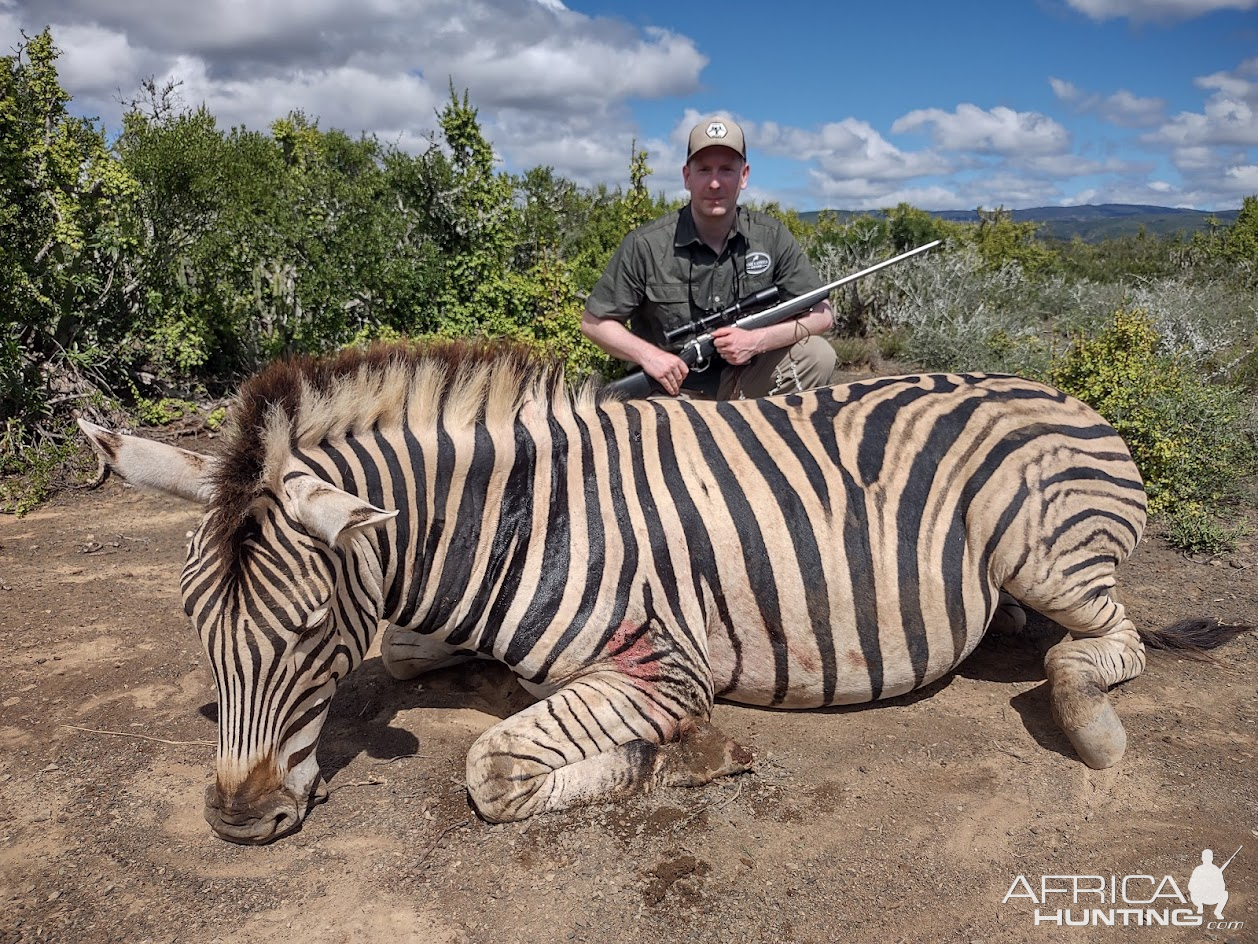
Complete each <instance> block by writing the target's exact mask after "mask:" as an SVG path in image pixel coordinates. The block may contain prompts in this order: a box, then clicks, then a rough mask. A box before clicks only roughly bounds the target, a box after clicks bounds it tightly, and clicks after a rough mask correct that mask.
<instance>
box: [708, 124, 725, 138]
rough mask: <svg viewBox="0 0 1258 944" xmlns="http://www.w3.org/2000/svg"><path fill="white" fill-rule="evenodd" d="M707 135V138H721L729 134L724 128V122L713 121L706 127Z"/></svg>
mask: <svg viewBox="0 0 1258 944" xmlns="http://www.w3.org/2000/svg"><path fill="white" fill-rule="evenodd" d="M707 133H708V137H709V138H723V137H725V136H726V135H727V134H729V131H727V130H726V128H725V122H723V121H714V122H712V124H710V125H708V132H707Z"/></svg>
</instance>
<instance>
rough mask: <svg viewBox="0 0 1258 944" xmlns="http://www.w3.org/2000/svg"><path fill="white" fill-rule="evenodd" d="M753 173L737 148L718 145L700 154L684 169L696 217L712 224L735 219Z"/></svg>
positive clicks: (683, 177) (695, 155)
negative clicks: (740, 194) (739, 194)
mask: <svg viewBox="0 0 1258 944" xmlns="http://www.w3.org/2000/svg"><path fill="white" fill-rule="evenodd" d="M750 171H751V165H749V164H748V163H747V162H746V161H744V160H743V159H742V158H741V157H740V156H739V154H738V152H737V151H735V150H734V149H733V148H727V147H723V146H721V145H719V144H717V145H713V146H711V147H705V148H704V149H703V150H701V151H696V152H695V153H694V154H693V155H692V156H691V158H690V160H689V161H687V162H686V165H685V166H684V167H682V169H681V177H682V180H683V181H684V182H685V185H686V189H687V190H689V191H690V198H691V206H692V208H693V212H694V214H695V216H697V217H699V218H701V219H705V220H709V221H711V222H716V221H718V220H722V219H729V218H730V217H732V215H733V213H734V209H735V207H737V206H738V192H739V191H740V190H742V189H743V188H744V187H746V186H747V175H748V173H749V172H750Z"/></svg>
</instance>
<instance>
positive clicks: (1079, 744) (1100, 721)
mask: <svg viewBox="0 0 1258 944" xmlns="http://www.w3.org/2000/svg"><path fill="white" fill-rule="evenodd" d="M1072 696H1074V697H1072ZM1052 702H1053V717H1054V718H1055V719H1056V720H1057V724H1058V725H1059V726H1060V727H1061V729H1062V730H1063V731H1065V732H1066V737H1068V738H1070V743H1071V744H1073V745H1074V749H1075V751H1076V752H1077V753H1078V755H1079V757H1080V759H1082V761H1083V762H1084V763H1085V764H1087V765H1088V766H1089V767H1091V768H1092V769H1093V770H1104V769H1105V768H1106V767H1113V766H1114V765H1115V764H1117V763H1118V762H1119V761H1120V760H1122V759H1123V754H1125V753H1126V751H1127V732H1126V731H1125V730H1124V729H1123V723H1122V721H1121V720H1119V717H1118V712H1117V711H1115V710H1114V706H1113V705H1111V704H1110V701H1109V698H1108V697H1107V696H1106V695H1105V693H1104V692H1090V693H1083V692H1080V691H1078V690H1076V691H1073V692H1070V691H1066V692H1061V693H1059V692H1058V691H1057V690H1056V689H1054V691H1053V699H1052Z"/></svg>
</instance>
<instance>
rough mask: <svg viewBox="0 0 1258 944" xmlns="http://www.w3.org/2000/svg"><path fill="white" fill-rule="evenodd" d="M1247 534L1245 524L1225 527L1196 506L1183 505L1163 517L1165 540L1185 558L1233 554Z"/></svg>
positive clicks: (1200, 507) (1195, 504)
mask: <svg viewBox="0 0 1258 944" xmlns="http://www.w3.org/2000/svg"><path fill="white" fill-rule="evenodd" d="M1249 533H1250V531H1249V526H1248V525H1247V524H1246V523H1245V522H1243V521H1242V522H1239V523H1237V524H1234V525H1232V526H1230V527H1229V526H1226V525H1224V524H1222V523H1221V522H1220V521H1219V519H1218V516H1217V515H1215V514H1213V513H1212V512H1210V511H1209V510H1208V509H1207V508H1205V507H1203V506H1202V505H1201V504H1199V503H1197V502H1184V503H1183V504H1181V505H1179V507H1177V508H1176V509H1175V510H1174V511H1172V512H1171V513H1170V514H1168V515H1167V516H1166V540H1167V541H1168V542H1169V543H1170V544H1171V546H1173V547H1178V548H1180V549H1181V550H1184V551H1187V552H1188V553H1189V554H1224V553H1227V552H1229V551H1234V550H1236V545H1237V542H1238V540H1239V539H1240V538H1243V537H1245V536H1246V535H1248V534H1249Z"/></svg>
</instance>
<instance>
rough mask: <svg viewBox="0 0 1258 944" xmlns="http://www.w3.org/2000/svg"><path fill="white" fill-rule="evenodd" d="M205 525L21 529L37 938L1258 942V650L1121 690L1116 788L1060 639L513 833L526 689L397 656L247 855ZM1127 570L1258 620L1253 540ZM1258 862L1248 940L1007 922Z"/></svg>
mask: <svg viewBox="0 0 1258 944" xmlns="http://www.w3.org/2000/svg"><path fill="white" fill-rule="evenodd" d="M196 520H197V512H196V510H195V509H194V508H192V507H189V506H186V505H183V504H180V503H178V502H176V501H173V500H168V499H162V498H156V497H152V496H147V495H143V494H140V493H138V492H136V491H134V490H132V489H130V488H126V487H123V486H122V485H120V484H119V483H117V481H116V480H113V481H111V482H110V483H108V484H106V485H105V486H104V487H103V488H102V489H100V490H99V491H96V492H91V493H77V494H76V493H69V494H66V495H64V496H63V497H62V498H61V499H59V500H58V501H57V502H55V503H54V504H53V505H51V506H49V507H47V508H45V509H43V510H41V511H39V512H37V513H34V514H31V515H30V516H28V517H26V518H24V519H15V518H12V517H0V667H2V674H0V678H2V679H3V683H2V685H0V941H3V942H6V944H7V942H17V941H22V942H36V941H57V942H77V941H83V942H98V941H99V942H107V941H117V942H126V944H139V942H143V941H152V942H163V944H165V942H175V941H177V942H211V941H227V942H254V941H266V942H268V944H289V942H299V941H302V942H305V941H316V942H359V941H370V942H379V944H394V942H423V944H451V942H486V944H488V942H493V944H511V942H563V941H582V942H616V944H620V942H639V941H641V942H649V941H652V940H657V939H662V938H664V937H665V936H667V939H668V940H683V941H697V942H744V941H748V942H768V941H773V942H796V941H798V942H803V941H816V942H822V941H826V942H828V941H845V942H857V944H860V942H886V944H894V942H919V941H922V942H951V941H959V942H976V941H981V942H986V944H992V942H1005V941H1009V942H1020V941H1071V942H1074V941H1109V940H1115V939H1118V938H1120V937H1121V939H1122V940H1124V941H1146V940H1147V941H1175V942H1180V941H1207V940H1210V941H1233V942H1241V941H1248V942H1252V941H1258V779H1256V777H1255V769H1256V767H1258V765H1256V763H1255V755H1256V754H1258V697H1256V694H1255V692H1256V689H1258V659H1256V657H1258V636H1255V635H1254V634H1248V635H1246V636H1242V637H1241V638H1240V639H1238V640H1236V641H1235V642H1233V643H1231V644H1230V645H1228V646H1227V647H1226V648H1224V649H1223V650H1221V651H1220V652H1219V654H1218V658H1217V661H1213V662H1193V661H1186V660H1182V659H1178V658H1175V657H1173V656H1172V657H1168V656H1161V657H1155V658H1154V659H1152V660H1151V664H1150V667H1149V670H1148V671H1147V672H1146V673H1145V674H1144V675H1143V676H1142V677H1140V678H1138V679H1136V680H1134V681H1132V682H1130V683H1128V684H1126V685H1125V686H1123V687H1121V689H1119V690H1117V691H1116V692H1115V693H1114V695H1113V698H1114V700H1115V703H1116V705H1117V708H1118V711H1119V714H1120V715H1121V716H1122V718H1123V720H1124V721H1125V723H1126V725H1127V731H1128V735H1129V739H1130V745H1131V746H1130V749H1129V752H1128V754H1127V757H1126V759H1125V760H1124V761H1123V763H1122V764H1121V765H1120V766H1118V767H1116V768H1114V769H1111V770H1107V771H1100V772H1098V771H1091V770H1089V769H1087V768H1086V767H1084V766H1083V765H1082V764H1081V763H1080V762H1079V760H1078V759H1077V758H1076V757H1075V756H1074V754H1073V752H1072V750H1071V748H1070V746H1069V743H1068V742H1067V741H1066V739H1065V738H1064V737H1063V736H1062V735H1061V734H1060V733H1059V732H1058V730H1057V729H1056V727H1055V726H1054V724H1053V722H1052V719H1051V717H1050V715H1049V709H1048V704H1047V700H1046V690H1045V686H1044V682H1043V672H1042V669H1041V667H1040V658H1041V655H1042V653H1043V651H1044V649H1045V648H1046V647H1047V646H1048V645H1049V644H1051V643H1052V642H1053V641H1055V639H1056V638H1057V636H1058V635H1059V631H1057V630H1056V628H1055V627H1053V626H1052V625H1051V624H1046V623H1044V622H1043V621H1042V620H1039V619H1038V618H1036V619H1033V620H1032V623H1031V625H1030V626H1029V627H1028V631H1027V632H1026V633H1025V634H1024V635H1023V636H1022V637H1020V638H1007V637H1006V638H989V639H988V640H986V641H985V642H984V644H983V645H982V646H981V647H980V649H979V651H978V652H977V653H976V654H975V655H974V656H973V657H972V658H971V659H970V660H969V661H968V662H967V663H966V664H965V665H963V666H962V668H961V669H960V671H958V672H956V673H955V674H953V675H951V676H948V677H946V678H945V679H943V680H941V681H940V682H938V683H936V684H934V685H932V686H930V687H929V688H928V689H927V690H925V691H923V692H918V693H914V694H912V695H909V696H905V697H901V698H897V699H894V700H892V701H889V702H886V703H882V704H879V705H877V706H869V707H862V708H857V709H845V710H831V711H815V712H774V711H766V710H762V709H752V708H743V707H738V706H732V705H720V706H718V708H717V711H716V719H715V720H716V722H717V724H718V725H719V726H720V727H721V728H723V729H724V730H725V731H726V732H727V733H728V734H730V735H731V736H732V737H734V738H735V739H736V740H737V741H739V742H740V743H742V744H744V745H746V746H747V747H749V748H751V749H752V750H753V751H754V753H755V754H756V757H757V765H756V769H755V770H754V772H752V773H750V774H747V775H744V776H742V777H739V778H736V779H726V780H723V781H718V782H717V783H714V784H712V785H709V786H707V787H704V788H700V789H696V790H667V791H659V792H656V793H653V794H650V795H647V796H642V797H638V798H635V799H633V800H630V801H628V802H624V803H620V804H617V805H614V806H602V807H597V808H591V809H586V810H581V811H576V812H572V813H567V814H562V815H552V816H548V817H542V818H538V819H535V820H533V821H530V822H527V823H523V824H515V825H505V826H490V825H487V824H485V823H483V822H481V821H479V820H478V819H476V818H475V817H474V816H473V815H472V814H471V813H470V812H469V809H468V806H467V802H466V799H465V794H464V790H463V786H462V783H461V777H462V771H463V758H464V754H465V752H466V750H467V748H468V746H469V745H470V744H471V742H472V740H473V739H474V738H475V737H476V735H477V733H478V732H480V731H481V730H483V729H484V728H486V727H488V726H489V725H490V724H492V723H493V722H494V721H495V720H496V719H497V718H499V717H502V716H504V715H505V714H506V713H509V712H512V711H515V710H518V709H519V708H520V707H521V706H523V705H524V704H527V701H528V699H527V696H525V695H524V694H523V693H522V692H521V691H519V690H518V689H517V688H516V687H515V685H514V683H513V682H512V680H511V677H510V676H509V674H507V673H506V672H505V670H502V669H501V668H500V667H498V666H494V665H488V664H479V665H473V666H468V667H460V668H457V669H452V670H448V671H446V672H443V673H440V674H437V675H435V676H433V677H430V678H427V679H423V680H420V681H419V682H418V683H417V682H408V683H399V682H394V681H393V680H391V679H390V678H389V677H388V676H387V675H386V673H385V672H384V670H383V667H382V666H381V664H380V660H379V658H378V657H373V658H371V659H369V661H368V662H367V664H366V665H365V666H363V667H362V668H361V669H360V670H359V671H358V672H357V673H356V674H355V675H353V676H351V677H350V679H349V680H348V681H347V682H346V683H345V684H343V685H342V688H341V691H340V693H339V694H338V695H337V698H336V701H335V703H334V705H333V709H332V717H331V719H330V721H329V723H328V725H327V727H326V728H325V732H324V736H323V741H322V745H321V748H320V755H319V756H320V759H321V762H322V764H323V770H324V774H325V776H326V777H327V779H328V782H329V784H330V786H331V791H332V794H331V799H330V801H329V802H328V803H327V804H326V805H324V806H321V807H319V808H317V809H316V810H314V812H313V813H312V814H311V816H310V817H309V819H308V820H307V822H306V824H305V826H304V828H303V829H302V830H301V831H300V832H299V833H296V834H294V835H292V836H289V837H287V838H285V839H283V840H281V841H279V842H278V843H275V844H274V845H271V846H267V847H262V848H246V847H239V846H234V845H230V844H228V843H225V842H222V841H220V840H218V839H215V838H213V837H212V836H211V834H210V832H209V829H208V827H207V826H206V824H205V822H204V821H203V820H202V818H201V805H202V795H203V791H204V789H205V786H206V784H207V783H208V782H209V781H210V778H211V776H212V773H211V765H212V762H213V739H214V737H215V717H214V716H215V711H216V708H215V700H214V693H213V689H212V682H211V679H210V676H209V672H208V670H207V667H206V664H205V658H204V656H203V655H202V653H201V651H200V646H199V643H198V641H197V639H196V637H195V635H194V634H193V632H192V630H191V629H190V628H189V627H188V625H187V624H186V621H185V619H184V617H183V615H182V611H181V608H180V604H179V597H178V591H177V581H178V574H179V570H180V567H181V565H182V562H183V557H184V545H185V538H186V535H187V533H188V532H189V531H190V529H192V528H193V527H194V526H195V523H196ZM1255 524H1258V520H1256V521H1255ZM1121 576H1122V583H1123V589H1124V592H1125V595H1126V597H1127V599H1128V602H1129V605H1130V606H1131V608H1132V610H1133V613H1134V616H1135V618H1136V620H1137V621H1138V623H1140V624H1141V625H1145V626H1156V625H1162V624H1165V623H1167V622H1170V621H1172V620H1175V619H1179V618H1182V617H1186V616H1197V615H1209V616H1214V617H1218V618H1220V619H1224V620H1228V621H1250V622H1252V621H1254V620H1255V619H1258V579H1256V578H1258V554H1256V552H1255V547H1254V545H1253V544H1252V543H1251V544H1250V545H1247V546H1245V547H1243V548H1242V549H1241V550H1240V551H1239V552H1237V553H1236V554H1235V555H1233V556H1232V557H1230V558H1226V559H1223V560H1216V561H1210V562H1194V561H1189V560H1186V559H1185V558H1184V557H1183V556H1181V555H1179V554H1177V553H1175V552H1173V551H1172V550H1170V549H1169V548H1168V547H1167V546H1166V545H1165V544H1164V543H1163V542H1162V541H1161V540H1160V539H1159V538H1158V537H1157V535H1156V533H1155V534H1154V535H1153V536H1152V537H1151V538H1149V539H1148V540H1147V541H1146V543H1145V545H1144V546H1142V548H1141V549H1140V550H1139V551H1138V553H1137V555H1136V557H1135V558H1133V560H1132V561H1130V562H1129V563H1128V564H1127V565H1126V566H1125V567H1124V569H1123V572H1122V575H1121ZM1242 845H1243V846H1244V849H1243V850H1242V851H1241V852H1240V854H1239V855H1238V856H1237V857H1236V858H1235V859H1234V860H1233V862H1232V864H1231V865H1230V866H1229V868H1228V870H1227V872H1226V878H1227V882H1228V887H1229V889H1230V891H1231V899H1230V901H1229V903H1228V905H1227V908H1226V912H1225V917H1226V919H1227V923H1229V924H1233V925H1234V924H1235V923H1238V922H1239V923H1243V926H1241V927H1235V926H1233V927H1231V928H1224V929H1219V928H1209V927H1207V926H1206V925H1204V924H1203V925H1202V926H1200V927H1196V928H1190V929H1186V930H1185V929H1175V928H1133V927H1128V928H1104V927H1100V928H1070V929H1066V928H1058V927H1057V926H1055V925H1044V924H1041V925H1040V926H1038V927H1037V926H1036V925H1035V922H1034V915H1035V911H1036V908H1037V905H1036V903H1034V902H1032V901H1031V900H1029V899H1027V898H1026V897H1025V893H1023V894H1024V897H1021V898H1013V899H1010V900H1009V901H1007V902H1005V901H1004V899H1005V898H1006V896H1007V894H1008V892H1009V891H1010V889H1011V886H1013V885H1014V882H1015V880H1016V878H1017V876H1019V875H1022V876H1024V877H1025V878H1026V880H1027V884H1028V886H1029V887H1030V888H1033V889H1035V892H1036V894H1037V895H1039V894H1040V892H1041V888H1042V879H1043V876H1044V875H1046V874H1048V875H1072V874H1081V875H1101V876H1104V877H1106V881H1107V882H1108V877H1109V876H1111V875H1113V876H1117V881H1118V883H1119V885H1120V886H1121V882H1122V879H1123V877H1124V876H1128V875H1151V876H1155V877H1157V880H1158V881H1159V882H1161V881H1162V877H1163V876H1170V877H1171V878H1172V879H1173V881H1174V883H1175V886H1176V887H1178V888H1179V889H1181V890H1182V891H1183V893H1184V894H1185V895H1187V882H1188V877H1189V874H1190V873H1191V870H1192V868H1193V867H1194V866H1195V865H1197V864H1198V863H1199V862H1200V856H1201V851H1202V849H1203V848H1211V849H1213V850H1216V853H1217V862H1221V861H1222V860H1223V859H1224V858H1226V856H1228V855H1230V854H1231V853H1232V852H1233V851H1234V850H1235V849H1236V848H1237V847H1238V846H1242ZM1054 881H1056V880H1050V885H1051V884H1052V883H1053V882H1054ZM1131 887H1132V889H1133V891H1132V894H1131V896H1130V897H1132V898H1137V897H1149V896H1148V894H1145V895H1143V896H1142V895H1141V894H1140V893H1139V891H1138V890H1139V889H1143V890H1144V891H1145V892H1147V891H1148V888H1149V886H1147V885H1146V886H1140V885H1139V884H1138V883H1137V884H1135V885H1133V886H1131ZM1164 888H1165V886H1164ZM1017 890H1019V891H1021V889H1020V888H1019V889H1017ZM1167 893H1168V894H1169V891H1168V892H1167ZM1096 897H1097V896H1095V895H1094V896H1092V899H1091V900H1087V899H1084V900H1081V902H1080V904H1078V905H1075V906H1074V907H1075V908H1077V909H1078V910H1077V911H1075V912H1074V913H1075V914H1076V915H1081V914H1083V913H1084V911H1083V909H1084V908H1085V907H1088V906H1089V905H1091V906H1093V907H1095V906H1096V905H1097V900H1096ZM1071 904H1072V902H1071V900H1070V896H1069V895H1064V896H1063V895H1056V896H1053V897H1052V899H1051V901H1050V902H1049V903H1046V904H1045V905H1044V906H1043V910H1044V911H1046V912H1051V913H1054V914H1055V912H1056V908H1058V907H1069V906H1071ZM1156 904H1157V905H1158V906H1159V907H1166V906H1167V905H1171V906H1174V907H1179V904H1178V902H1176V901H1174V900H1173V899H1164V900H1161V901H1159V902H1157V903H1156ZM1101 907H1102V908H1103V909H1108V908H1110V907H1113V906H1112V904H1110V903H1108V902H1107V903H1105V904H1104V905H1101ZM1119 907H1130V906H1125V905H1122V904H1120V905H1119ZM1188 907H1189V908H1190V909H1191V905H1189V906H1188ZM1194 913H1195V912H1194ZM1206 918H1207V920H1209V919H1210V918H1212V915H1209V914H1207V915H1206ZM1118 920H1119V922H1120V923H1121V921H1122V917H1121V916H1119V918H1118Z"/></svg>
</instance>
